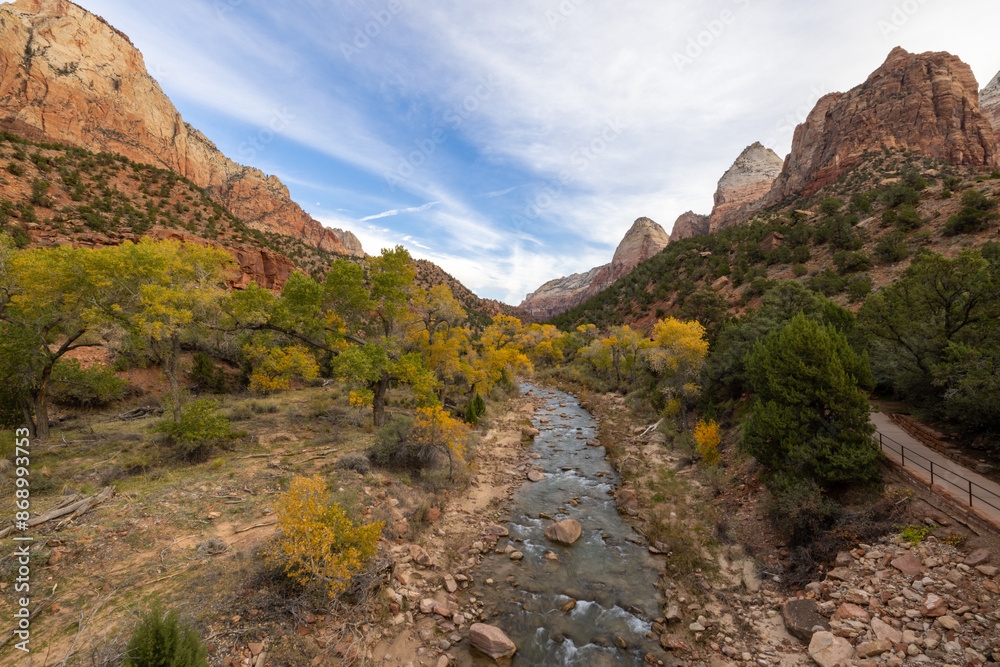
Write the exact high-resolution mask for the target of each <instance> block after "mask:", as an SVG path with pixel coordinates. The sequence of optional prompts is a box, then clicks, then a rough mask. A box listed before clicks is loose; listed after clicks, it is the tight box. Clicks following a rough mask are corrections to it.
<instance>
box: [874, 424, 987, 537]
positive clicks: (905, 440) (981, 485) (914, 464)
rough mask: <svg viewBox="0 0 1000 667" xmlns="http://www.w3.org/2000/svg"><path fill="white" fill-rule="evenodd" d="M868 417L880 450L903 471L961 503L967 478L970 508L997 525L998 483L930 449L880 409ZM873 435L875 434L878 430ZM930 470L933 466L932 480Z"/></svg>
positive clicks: (965, 500)
mask: <svg viewBox="0 0 1000 667" xmlns="http://www.w3.org/2000/svg"><path fill="white" fill-rule="evenodd" d="M871 420H872V423H873V424H875V428H876V429H877V430H878V432H879V433H880V434H882V438H881V442H882V451H883V452H884V453H885V456H886V458H888V459H889V460H890V461H893V462H894V463H896V464H900V463H902V464H903V467H904V469H905V470H906V472H908V473H910V474H911V475H913V476H914V477H917V478H919V479H922V480H923V481H925V482H926V483H927V484H931V483H932V481H933V489H934V491H935V492H938V493H941V492H944V493H945V494H947V495H949V496H951V497H952V498H953V499H954V500H956V501H958V502H959V503H960V504H961V505H963V506H968V505H969V482H970V481H971V482H972V508H973V509H974V510H975V512H976V514H978V515H979V516H981V517H982V518H984V519H986V520H988V521H989V522H990V523H992V524H993V525H994V526H996V527H997V528H1000V484H997V483H996V482H992V481H990V480H988V479H986V478H985V477H983V476H982V475H980V474H979V473H976V472H973V471H972V470H969V469H968V468H965V467H963V466H962V465H960V464H959V463H958V462H956V461H953V460H951V459H949V458H948V457H947V456H945V455H944V454H941V453H940V452H938V451H936V450H934V449H931V448H930V447H928V446H927V445H925V444H924V443H922V442H920V441H919V440H917V439H916V438H914V437H913V436H912V435H910V434H909V433H907V432H906V431H904V430H903V427H902V426H900V425H899V424H897V423H895V422H894V421H892V420H891V419H889V416H888V415H886V414H884V413H882V412H873V413H872V415H871ZM875 437H876V438H878V437H879V436H878V434H876V436H875ZM900 445H902V447H901V446H900ZM904 448H905V450H904ZM904 458H905V461H904V460H903V459H904ZM931 470H933V480H932V479H931V475H932V473H931Z"/></svg>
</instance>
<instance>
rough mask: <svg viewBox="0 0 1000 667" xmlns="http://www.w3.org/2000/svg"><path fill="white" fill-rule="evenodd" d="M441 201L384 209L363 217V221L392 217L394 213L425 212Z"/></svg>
mask: <svg viewBox="0 0 1000 667" xmlns="http://www.w3.org/2000/svg"><path fill="white" fill-rule="evenodd" d="M440 203H441V202H439V201H432V202H427V203H426V204H424V205H423V206H411V207H410V208H393V209H389V210H388V211H382V212H381V213H376V214H375V215H369V216H367V217H364V218H361V220H360V221H361V222H368V221H369V220H379V219H380V218H391V217H392V216H394V215H402V214H404V213H423V212H424V211H428V210H430V209H431V208H433V207H434V206H437V205H438V204H440Z"/></svg>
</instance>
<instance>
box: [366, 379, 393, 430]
mask: <svg viewBox="0 0 1000 667" xmlns="http://www.w3.org/2000/svg"><path fill="white" fill-rule="evenodd" d="M389 382H390V378H389V376H388V375H387V374H385V373H383V374H382V377H380V378H379V379H378V380H377V381H376V382H373V383H372V384H371V391H372V394H374V398H373V399H372V423H374V424H375V428H380V427H382V426H385V395H386V393H387V392H388V391H389Z"/></svg>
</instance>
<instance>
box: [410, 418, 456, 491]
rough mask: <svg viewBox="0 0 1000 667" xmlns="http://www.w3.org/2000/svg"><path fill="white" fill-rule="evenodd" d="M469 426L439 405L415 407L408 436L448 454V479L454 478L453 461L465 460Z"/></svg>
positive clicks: (423, 444)
mask: <svg viewBox="0 0 1000 667" xmlns="http://www.w3.org/2000/svg"><path fill="white" fill-rule="evenodd" d="M469 433H470V430H469V427H468V426H467V425H466V424H465V423H464V422H462V421H459V420H458V419H455V418H454V417H452V416H451V415H450V414H448V412H447V411H446V410H444V409H443V408H441V407H439V406H436V405H434V406H431V407H427V408H418V409H417V418H416V420H415V421H414V422H413V429H412V430H411V431H410V437H412V438H413V439H414V441H415V442H417V443H419V444H420V445H422V446H424V447H430V448H431V449H436V450H438V451H440V452H442V453H444V454H446V455H447V456H448V479H454V475H455V461H456V460H457V461H458V462H463V461H464V460H465V449H466V443H467V442H468V439H469Z"/></svg>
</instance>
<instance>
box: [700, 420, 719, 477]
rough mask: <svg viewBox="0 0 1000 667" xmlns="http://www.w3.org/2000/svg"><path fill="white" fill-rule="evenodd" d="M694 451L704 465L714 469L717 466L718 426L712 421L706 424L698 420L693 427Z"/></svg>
mask: <svg viewBox="0 0 1000 667" xmlns="http://www.w3.org/2000/svg"><path fill="white" fill-rule="evenodd" d="M694 441H695V443H696V444H695V451H696V452H698V455H699V456H701V458H702V460H703V461H704V462H705V465H708V466H711V467H715V466H717V465H718V464H719V459H720V456H719V443H720V442H722V440H721V438H720V437H719V425H718V424H717V423H716V422H715V420H714V419H710V420H708V421H707V422H706V421H705V420H703V419H699V420H698V423H697V424H695V426H694Z"/></svg>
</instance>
